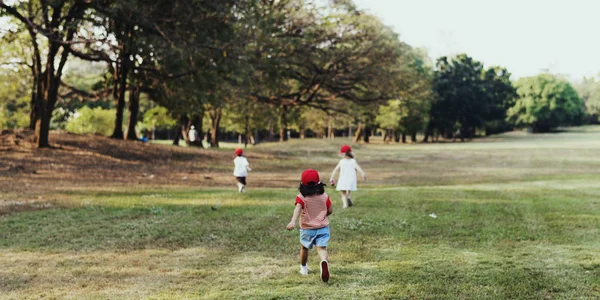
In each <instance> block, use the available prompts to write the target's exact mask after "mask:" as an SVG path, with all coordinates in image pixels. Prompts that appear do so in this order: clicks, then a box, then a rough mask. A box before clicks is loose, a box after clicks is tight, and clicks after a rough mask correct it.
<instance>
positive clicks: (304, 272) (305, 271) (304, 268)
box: [300, 266, 308, 275]
mask: <svg viewBox="0 0 600 300" xmlns="http://www.w3.org/2000/svg"><path fill="white" fill-rule="evenodd" d="M300 274H302V275H308V267H307V266H300Z"/></svg>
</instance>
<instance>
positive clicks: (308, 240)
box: [300, 226, 330, 249]
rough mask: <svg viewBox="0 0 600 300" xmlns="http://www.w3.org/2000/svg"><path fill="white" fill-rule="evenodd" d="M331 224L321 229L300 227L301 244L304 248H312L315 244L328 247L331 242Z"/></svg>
mask: <svg viewBox="0 0 600 300" xmlns="http://www.w3.org/2000/svg"><path fill="white" fill-rule="evenodd" d="M329 237H330V234H329V226H325V227H323V228H319V229H302V228H300V244H302V246H304V248H308V249H312V247H313V245H316V246H317V247H327V244H328V243H329Z"/></svg>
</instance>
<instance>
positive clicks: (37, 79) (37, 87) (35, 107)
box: [29, 72, 42, 130]
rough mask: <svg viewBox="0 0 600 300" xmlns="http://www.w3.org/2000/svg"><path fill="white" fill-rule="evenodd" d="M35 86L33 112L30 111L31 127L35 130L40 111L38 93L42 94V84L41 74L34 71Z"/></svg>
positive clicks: (32, 94) (32, 90)
mask: <svg viewBox="0 0 600 300" xmlns="http://www.w3.org/2000/svg"><path fill="white" fill-rule="evenodd" d="M33 76H34V77H33V87H32V89H31V104H30V105H31V112H30V113H29V129H31V130H35V123H36V121H37V119H38V112H39V109H40V108H39V104H38V103H39V102H38V97H39V96H38V95H42V93H41V92H40V88H41V84H40V80H41V78H40V76H39V75H37V74H36V73H35V72H34V75H33Z"/></svg>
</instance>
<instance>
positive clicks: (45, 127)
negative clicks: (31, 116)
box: [35, 68, 58, 148]
mask: <svg viewBox="0 0 600 300" xmlns="http://www.w3.org/2000/svg"><path fill="white" fill-rule="evenodd" d="M52 73H53V71H52V68H50V70H49V72H48V70H47V71H46V73H44V75H43V76H44V80H43V83H42V88H41V91H42V93H41V94H39V96H38V100H37V101H38V104H37V112H36V120H35V144H36V146H37V148H49V147H50V142H49V139H48V135H49V134H50V119H51V118H52V111H53V110H54V104H55V103H56V100H57V97H58V86H57V85H58V83H57V82H56V81H57V79H56V78H54V75H53V74H52Z"/></svg>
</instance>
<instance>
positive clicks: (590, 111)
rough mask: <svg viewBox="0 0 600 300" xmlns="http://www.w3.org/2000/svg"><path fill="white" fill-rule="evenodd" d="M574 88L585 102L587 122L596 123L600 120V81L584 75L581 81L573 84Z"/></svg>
mask: <svg viewBox="0 0 600 300" xmlns="http://www.w3.org/2000/svg"><path fill="white" fill-rule="evenodd" d="M575 89H576V90H577V93H578V94H579V96H580V97H581V98H582V99H583V102H584V103H585V110H586V113H587V115H588V116H589V122H590V123H598V122H599V121H600V119H599V117H600V81H598V80H597V79H596V78H594V77H590V78H585V77H584V78H583V80H582V82H580V83H578V84H576V85H575Z"/></svg>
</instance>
